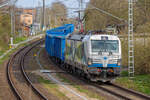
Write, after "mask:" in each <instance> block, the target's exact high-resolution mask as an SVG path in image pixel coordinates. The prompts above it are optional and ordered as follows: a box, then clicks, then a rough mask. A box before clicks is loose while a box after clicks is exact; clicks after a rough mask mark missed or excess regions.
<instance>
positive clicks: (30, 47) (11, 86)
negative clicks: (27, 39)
mask: <svg viewBox="0 0 150 100" xmlns="http://www.w3.org/2000/svg"><path fill="white" fill-rule="evenodd" d="M43 40H44V39H42V40H40V41H38V42H37V41H35V42H33V43H31V44H29V45H28V46H24V47H22V48H21V49H19V50H18V51H17V52H15V53H14V54H13V55H12V56H11V58H10V59H9V61H8V63H7V67H6V72H7V73H6V74H7V80H8V83H9V85H10V88H11V89H12V91H13V93H14V95H15V96H16V98H17V100H23V98H22V96H21V95H20V93H19V91H18V90H17V88H16V87H15V85H14V83H13V81H12V78H11V72H10V68H11V67H12V66H11V63H12V62H13V59H14V58H15V57H16V56H17V55H18V54H19V53H21V52H22V50H25V53H23V55H21V61H20V65H21V66H22V67H23V65H22V64H23V63H22V62H23V61H24V57H25V55H24V54H27V53H28V52H29V51H30V50H31V49H33V48H34V47H35V46H36V45H38V44H40V43H41V42H42V41H43ZM28 48H29V49H28ZM21 70H22V71H24V69H21ZM24 73H25V71H24ZM25 74H26V73H25ZM23 76H24V74H23ZM24 78H25V79H26V81H27V83H28V86H31V88H32V89H33V91H34V92H35V93H36V94H37V95H38V96H39V97H40V98H41V99H43V100H48V99H47V98H46V97H45V96H44V95H42V93H40V92H39V90H38V89H36V88H35V87H34V86H33V84H32V82H31V80H30V79H29V77H28V76H27V75H26V77H24Z"/></svg>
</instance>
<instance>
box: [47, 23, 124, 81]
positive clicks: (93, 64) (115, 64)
mask: <svg viewBox="0 0 150 100" xmlns="http://www.w3.org/2000/svg"><path fill="white" fill-rule="evenodd" d="M73 27H74V26H73V25H72V24H69V25H68V26H66V27H64V29H62V28H60V29H58V28H57V29H53V30H51V32H50V30H49V31H47V34H46V50H47V52H48V54H49V55H50V56H51V57H52V58H55V60H56V61H57V63H59V64H61V65H63V66H62V67H64V68H65V69H66V70H68V71H69V72H71V73H75V74H78V75H80V76H83V77H86V78H87V79H89V80H91V81H103V82H106V81H111V80H112V79H114V78H116V77H117V76H119V74H120V67H121V43H120V40H119V38H118V37H117V36H114V35H81V34H72V32H73V30H72V29H73ZM54 30H55V32H54ZM68 30H71V31H68ZM54 33H55V34H54Z"/></svg>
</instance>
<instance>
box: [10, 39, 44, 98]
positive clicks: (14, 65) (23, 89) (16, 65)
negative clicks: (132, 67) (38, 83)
mask: <svg viewBox="0 0 150 100" xmlns="http://www.w3.org/2000/svg"><path fill="white" fill-rule="evenodd" d="M42 41H43V40H40V41H38V42H37V41H36V42H33V43H31V44H30V45H28V46H25V47H23V48H21V49H20V50H18V51H17V52H16V53H14V54H13V55H12V56H11V58H10V60H9V61H8V64H7V78H8V82H9V84H10V86H11V89H12V90H13V93H14V94H15V96H16V98H17V99H19V100H28V99H29V100H30V99H32V100H41V99H43V100H47V98H46V97H45V96H44V95H42V94H41V93H40V91H39V90H37V89H36V88H35V87H34V85H33V83H32V82H31V80H30V79H29V78H28V76H27V74H26V72H25V71H24V57H25V56H26V55H27V53H28V52H29V51H30V50H31V49H32V48H34V47H35V46H36V45H38V44H40V43H41V42H42Z"/></svg>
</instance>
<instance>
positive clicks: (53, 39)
mask: <svg viewBox="0 0 150 100" xmlns="http://www.w3.org/2000/svg"><path fill="white" fill-rule="evenodd" d="M73 31H74V25H73V24H66V25H64V26H61V27H57V28H54V29H51V30H48V31H46V39H45V40H46V41H45V46H46V47H45V48H46V50H47V52H48V54H49V55H50V56H51V57H56V58H58V59H61V60H62V61H64V60H65V42H66V39H65V37H66V36H67V35H68V34H71V33H72V32H73Z"/></svg>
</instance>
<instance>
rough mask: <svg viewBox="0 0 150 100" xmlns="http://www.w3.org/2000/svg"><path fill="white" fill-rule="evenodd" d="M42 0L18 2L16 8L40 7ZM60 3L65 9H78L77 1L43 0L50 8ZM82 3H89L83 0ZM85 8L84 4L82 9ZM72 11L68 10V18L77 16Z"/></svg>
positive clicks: (21, 0)
mask: <svg viewBox="0 0 150 100" xmlns="http://www.w3.org/2000/svg"><path fill="white" fill-rule="evenodd" d="M42 1H43V0H18V1H17V3H16V6H18V7H21V8H22V7H23V8H33V7H37V6H42ZM57 1H61V2H62V3H64V4H65V5H66V6H67V8H78V7H79V3H78V1H79V0H45V5H46V6H51V4H52V3H53V2H57ZM83 1H84V2H89V0H83ZM85 7H86V4H85V3H84V8H85ZM74 11H75V10H73V9H68V14H69V16H76V15H77V14H74Z"/></svg>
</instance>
